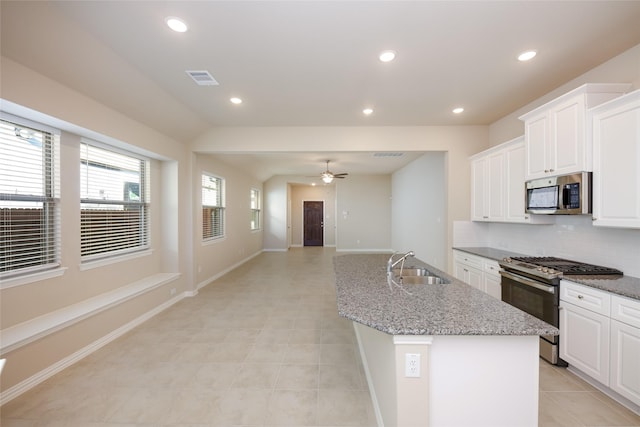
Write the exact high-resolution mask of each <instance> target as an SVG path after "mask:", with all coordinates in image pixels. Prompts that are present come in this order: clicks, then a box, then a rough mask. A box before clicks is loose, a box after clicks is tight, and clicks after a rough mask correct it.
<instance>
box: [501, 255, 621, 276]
mask: <svg viewBox="0 0 640 427" xmlns="http://www.w3.org/2000/svg"><path fill="white" fill-rule="evenodd" d="M512 259H514V260H516V261H521V262H526V263H529V264H533V265H537V266H540V267H546V268H552V269H554V270H556V271H560V272H561V273H562V274H563V275H565V276H591V275H594V276H596V275H619V276H621V275H622V271H620V270H617V269H615V268H610V267H603V266H600V265H594V264H586V263H583V262H577V261H571V260H568V259H562V258H555V257H513V258H512Z"/></svg>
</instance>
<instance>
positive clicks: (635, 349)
mask: <svg viewBox="0 0 640 427" xmlns="http://www.w3.org/2000/svg"><path fill="white" fill-rule="evenodd" d="M610 387H611V389H613V390H614V391H616V392H617V393H619V394H621V395H622V396H624V397H626V398H627V399H629V400H630V401H632V402H634V403H635V404H637V405H640V301H636V300H631V299H629V298H624V297H620V296H617V295H614V296H613V297H612V300H611V377H610Z"/></svg>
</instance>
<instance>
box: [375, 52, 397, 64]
mask: <svg viewBox="0 0 640 427" xmlns="http://www.w3.org/2000/svg"><path fill="white" fill-rule="evenodd" d="M378 58H380V61H382V62H391V61H393V60H394V59H395V58H396V53H395V52H394V51H393V50H385V51H384V52H382V53H381V54H380V56H378Z"/></svg>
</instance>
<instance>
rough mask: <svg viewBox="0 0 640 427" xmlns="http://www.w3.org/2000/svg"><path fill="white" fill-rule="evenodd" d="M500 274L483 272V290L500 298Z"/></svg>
mask: <svg viewBox="0 0 640 427" xmlns="http://www.w3.org/2000/svg"><path fill="white" fill-rule="evenodd" d="M500 281H501V279H500V276H494V275H492V274H488V273H486V272H485V273H484V289H483V290H484V291H485V292H486V293H488V294H489V295H491V296H492V297H494V298H496V299H499V300H501V299H502V286H501V285H500Z"/></svg>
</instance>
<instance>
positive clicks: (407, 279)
mask: <svg viewBox="0 0 640 427" xmlns="http://www.w3.org/2000/svg"><path fill="white" fill-rule="evenodd" d="M392 272H393V278H394V280H395V281H396V282H397V283H399V284H400V283H401V284H403V285H441V284H446V283H449V281H448V280H446V279H443V278H442V277H440V276H436V275H435V274H433V273H431V272H430V271H429V270H427V269H426V268H403V269H402V270H401V269H399V268H394V269H393V270H392Z"/></svg>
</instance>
